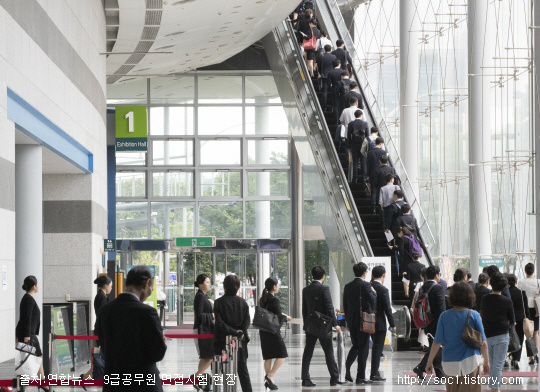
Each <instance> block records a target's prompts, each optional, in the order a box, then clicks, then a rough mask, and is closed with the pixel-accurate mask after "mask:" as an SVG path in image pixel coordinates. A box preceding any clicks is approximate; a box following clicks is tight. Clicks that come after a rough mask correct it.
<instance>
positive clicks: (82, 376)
mask: <svg viewBox="0 0 540 392" xmlns="http://www.w3.org/2000/svg"><path fill="white" fill-rule="evenodd" d="M79 378H80V379H81V380H84V374H82V373H81V374H80V375H79ZM81 387H82V389H84V390H85V391H86V390H87V389H86V387H85V386H84V385H81Z"/></svg>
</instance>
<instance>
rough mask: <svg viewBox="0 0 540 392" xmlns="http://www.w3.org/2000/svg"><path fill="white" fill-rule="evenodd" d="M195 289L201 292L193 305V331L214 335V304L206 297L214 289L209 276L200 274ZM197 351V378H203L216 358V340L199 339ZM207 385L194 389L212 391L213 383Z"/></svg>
mask: <svg viewBox="0 0 540 392" xmlns="http://www.w3.org/2000/svg"><path fill="white" fill-rule="evenodd" d="M195 287H196V288H198V289H199V290H198V291H197V294H195V301H194V304H193V312H194V313H195V324H193V329H194V330H195V333H197V334H212V333H213V319H214V314H213V312H212V304H211V303H210V301H209V300H208V297H207V296H206V293H207V292H208V291H210V289H211V287H212V284H211V283H210V278H209V277H208V275H206V274H200V275H199V276H197V280H195ZM197 351H198V352H199V367H198V369H197V374H195V377H201V376H203V375H204V371H205V370H206V369H208V367H209V366H210V364H211V363H212V358H213V357H214V339H197ZM205 384H206V385H204V388H200V387H199V386H198V385H193V387H195V389H197V390H199V389H203V390H205V391H208V390H210V384H211V383H210V382H209V380H207V382H206V383H205Z"/></svg>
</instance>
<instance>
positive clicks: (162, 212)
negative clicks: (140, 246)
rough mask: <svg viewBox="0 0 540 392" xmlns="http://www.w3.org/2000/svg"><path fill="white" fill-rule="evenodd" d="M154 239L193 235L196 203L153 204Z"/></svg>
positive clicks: (152, 228) (152, 227)
mask: <svg viewBox="0 0 540 392" xmlns="http://www.w3.org/2000/svg"><path fill="white" fill-rule="evenodd" d="M151 208H152V219H151V230H152V238H154V239H157V238H163V239H166V240H168V239H171V238H176V237H189V236H192V235H193V211H194V208H195V205H194V203H178V202H159V203H151Z"/></svg>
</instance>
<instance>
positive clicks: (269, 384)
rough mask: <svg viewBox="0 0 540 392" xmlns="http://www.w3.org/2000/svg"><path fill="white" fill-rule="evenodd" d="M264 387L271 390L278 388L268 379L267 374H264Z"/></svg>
mask: <svg viewBox="0 0 540 392" xmlns="http://www.w3.org/2000/svg"><path fill="white" fill-rule="evenodd" d="M264 387H265V388H268V389H270V390H271V391H275V390H276V389H278V386H277V385H276V384H274V383H273V382H272V380H270V377H268V375H266V376H264Z"/></svg>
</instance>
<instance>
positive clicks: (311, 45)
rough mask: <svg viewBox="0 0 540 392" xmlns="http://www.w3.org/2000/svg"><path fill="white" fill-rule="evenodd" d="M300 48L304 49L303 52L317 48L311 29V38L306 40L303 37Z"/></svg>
mask: <svg viewBox="0 0 540 392" xmlns="http://www.w3.org/2000/svg"><path fill="white" fill-rule="evenodd" d="M302 47H303V48H304V50H311V49H315V48H316V47H317V38H315V34H313V29H311V38H308V39H306V38H305V37H304V40H303V41H302Z"/></svg>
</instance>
